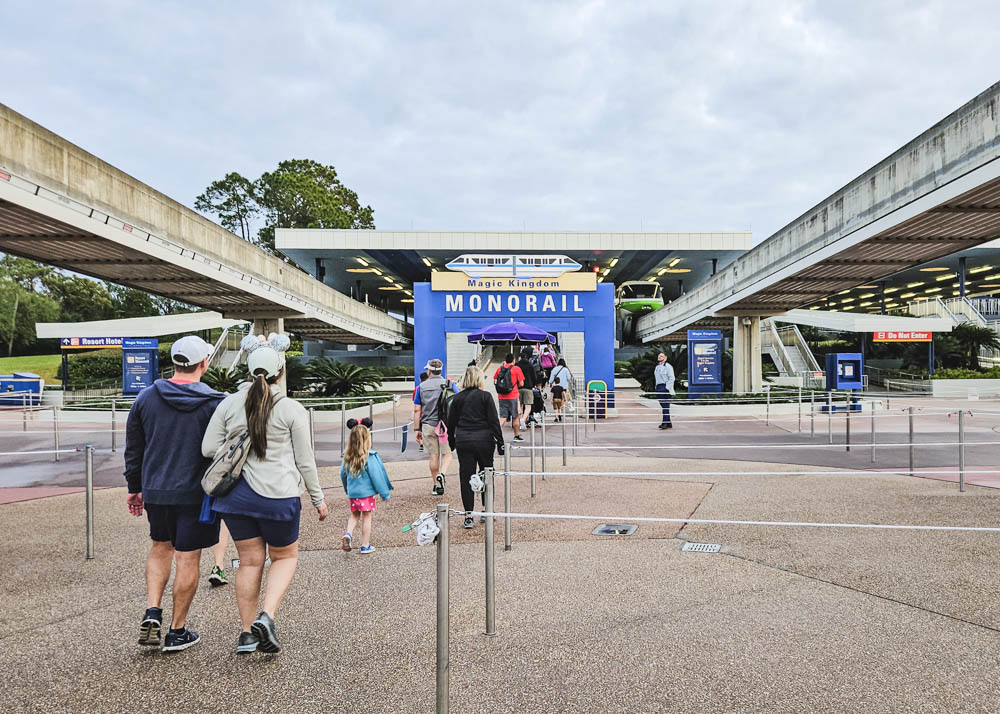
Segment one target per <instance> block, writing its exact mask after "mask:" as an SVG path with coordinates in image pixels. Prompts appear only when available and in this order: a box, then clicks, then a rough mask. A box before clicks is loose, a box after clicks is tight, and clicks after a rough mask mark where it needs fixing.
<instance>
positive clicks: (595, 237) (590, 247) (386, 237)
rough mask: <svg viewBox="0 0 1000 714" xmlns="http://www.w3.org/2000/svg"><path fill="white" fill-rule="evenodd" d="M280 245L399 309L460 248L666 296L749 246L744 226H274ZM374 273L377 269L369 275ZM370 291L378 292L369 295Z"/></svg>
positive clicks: (349, 288) (337, 283)
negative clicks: (572, 265) (645, 286)
mask: <svg viewBox="0 0 1000 714" xmlns="http://www.w3.org/2000/svg"><path fill="white" fill-rule="evenodd" d="M275 243H276V246H277V248H278V249H279V250H281V251H282V252H283V253H284V254H285V255H287V256H288V257H290V258H291V259H292V260H294V261H295V262H296V263H298V264H299V265H300V266H301V267H302V268H305V269H306V270H308V271H310V272H311V273H313V274H314V275H315V274H316V270H317V260H321V261H322V265H323V269H324V271H325V277H324V280H325V282H326V283H327V284H329V285H330V286H331V287H333V288H335V289H337V290H338V291H340V292H345V293H348V294H355V295H357V294H359V292H358V291H359V289H360V291H361V292H360V294H361V295H364V294H367V295H368V296H369V300H370V301H372V302H376V303H377V304H381V300H382V299H385V300H386V302H387V304H388V306H389V307H391V308H394V309H396V310H399V309H401V308H403V307H405V305H406V303H405V302H404V301H411V300H412V295H410V294H409V292H410V291H412V287H413V284H414V283H418V282H426V281H428V280H430V274H431V272H432V271H433V270H440V269H444V266H445V264H446V263H448V262H449V261H450V260H452V259H453V258H456V257H457V256H459V255H462V254H464V253H492V254H501V253H517V254H543V253H555V254H559V255H566V256H568V257H570V258H573V259H574V260H576V261H577V262H579V263H580V264H581V265H583V266H584V269H585V270H587V269H592V268H593V267H594V266H597V267H598V268H599V269H600V271H601V276H600V279H601V280H602V281H606V282H613V283H621V282H625V281H626V280H647V279H649V280H657V281H659V282H660V284H661V285H662V286H663V293H664V297H665V299H667V300H670V299H672V298H674V297H677V296H678V295H680V294H681V293H682V292H686V291H688V290H690V289H692V287H694V286H695V285H698V284H700V283H701V282H703V281H705V280H706V279H707V278H709V277H710V276H711V274H712V260H713V259H715V260H716V261H717V265H716V267H717V269H720V270H721V269H722V268H723V267H724V266H726V265H728V264H729V263H731V262H732V261H733V260H735V259H736V258H737V257H739V256H740V255H742V254H743V253H744V252H746V251H747V250H749V249H750V248H751V247H752V245H753V237H752V234H751V233H750V232H749V231H718V232H654V231H642V232H633V231H604V232H598V231H595V232H575V231H383V230H339V229H325V228H296V229H288V228H279V229H278V230H277V231H276V235H275ZM373 271H377V272H373ZM376 296H377V297H376Z"/></svg>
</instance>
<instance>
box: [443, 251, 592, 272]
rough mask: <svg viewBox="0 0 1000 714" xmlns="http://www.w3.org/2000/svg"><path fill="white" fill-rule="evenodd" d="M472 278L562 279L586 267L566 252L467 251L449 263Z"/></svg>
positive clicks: (451, 266)
mask: <svg viewBox="0 0 1000 714" xmlns="http://www.w3.org/2000/svg"><path fill="white" fill-rule="evenodd" d="M446 267H447V268H448V269H449V270H456V271H459V272H462V273H465V274H466V275H468V276H469V277H470V278H510V277H518V278H558V277H559V276H560V275H562V274H563V273H567V272H572V271H574V270H579V269H580V268H581V267H582V266H581V265H580V264H579V263H577V262H576V261H575V260H573V259H572V258H567V257H566V256H565V255H488V254H485V253H483V254H480V253H466V254H464V255H460V256H458V257H457V258H455V259H454V260H452V261H451V262H449V263H448V264H447V266H446Z"/></svg>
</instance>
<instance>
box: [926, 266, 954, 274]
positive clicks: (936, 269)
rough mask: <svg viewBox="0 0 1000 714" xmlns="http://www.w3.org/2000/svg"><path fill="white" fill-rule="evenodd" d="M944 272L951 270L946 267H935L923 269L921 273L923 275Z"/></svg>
mask: <svg viewBox="0 0 1000 714" xmlns="http://www.w3.org/2000/svg"><path fill="white" fill-rule="evenodd" d="M942 270H949V268H946V267H944V266H938V267H935V268H921V269H920V272H921V273H940V272H941V271H942Z"/></svg>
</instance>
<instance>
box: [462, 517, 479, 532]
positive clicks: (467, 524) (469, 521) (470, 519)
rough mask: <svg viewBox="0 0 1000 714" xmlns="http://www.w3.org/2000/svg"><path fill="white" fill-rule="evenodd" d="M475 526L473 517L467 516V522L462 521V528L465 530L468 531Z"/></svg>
mask: <svg viewBox="0 0 1000 714" xmlns="http://www.w3.org/2000/svg"><path fill="white" fill-rule="evenodd" d="M475 525H476V521H475V519H474V518H473V517H472V516H466V517H465V520H464V521H462V528H465V529H466V530H468V529H470V528H472V527H474V526H475Z"/></svg>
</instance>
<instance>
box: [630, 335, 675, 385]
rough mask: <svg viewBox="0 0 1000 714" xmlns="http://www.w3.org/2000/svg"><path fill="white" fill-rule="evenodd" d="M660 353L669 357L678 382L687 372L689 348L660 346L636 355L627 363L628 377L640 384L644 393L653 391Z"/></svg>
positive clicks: (668, 360)
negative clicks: (654, 373)
mask: <svg viewBox="0 0 1000 714" xmlns="http://www.w3.org/2000/svg"><path fill="white" fill-rule="evenodd" d="M660 352H662V353H663V354H665V355H666V356H667V362H669V363H670V366H671V367H673V368H674V375H675V376H676V378H677V379H678V380H680V378H681V374H682V373H683V372H687V346H685V345H681V344H673V345H669V344H658V345H653V349H651V350H647V351H646V352H643V353H642V354H640V355H636V356H635V357H633V358H632V359H630V360H629V361H628V362H627V363H626V368H625V371H626V372H627V373H628V376H630V377H632V379H634V380H636V381H637V382H639V385H640V386H641V387H642V391H643V392H652V391H653V386H654V385H653V369H654V368H655V367H656V358H657V357H658V356H659V354H660Z"/></svg>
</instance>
